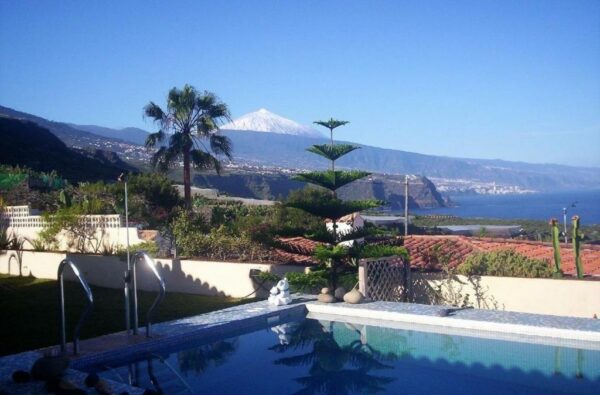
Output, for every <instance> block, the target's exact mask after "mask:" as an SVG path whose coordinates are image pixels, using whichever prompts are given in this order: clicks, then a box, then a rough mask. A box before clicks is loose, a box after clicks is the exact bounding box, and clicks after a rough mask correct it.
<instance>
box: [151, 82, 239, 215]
mask: <svg viewBox="0 0 600 395" xmlns="http://www.w3.org/2000/svg"><path fill="white" fill-rule="evenodd" d="M144 114H145V115H146V116H147V117H150V118H152V119H153V120H154V122H155V123H156V124H157V125H158V126H159V127H160V130H159V131H158V132H156V133H151V134H150V135H149V136H148V138H147V139H146V147H148V148H154V147H157V146H158V147H159V148H158V150H157V151H156V152H155V153H154V155H153V156H152V165H153V167H155V168H158V169H159V170H161V171H166V170H168V169H169V168H171V167H173V166H174V165H177V164H179V163H180V162H183V187H184V199H185V204H186V206H187V207H188V208H191V205H192V194H191V184H192V183H191V167H192V165H193V166H194V168H196V169H205V170H208V169H214V170H216V171H217V173H219V172H220V170H221V162H220V161H219V157H226V158H229V159H231V154H232V144H231V140H229V138H228V137H226V136H223V135H220V134H219V126H221V125H222V124H223V123H224V122H226V121H229V120H231V117H230V115H229V109H228V108H227V105H226V104H225V103H223V102H222V101H220V100H219V98H218V97H217V96H215V95H214V94H213V93H211V92H207V91H204V92H198V91H197V90H196V89H195V88H194V87H193V86H190V85H185V86H184V87H183V89H177V88H173V89H171V90H170V91H169V95H168V97H167V108H166V110H163V109H162V108H161V107H160V106H158V105H157V104H155V103H153V102H150V103H149V104H148V105H147V106H146V107H144Z"/></svg>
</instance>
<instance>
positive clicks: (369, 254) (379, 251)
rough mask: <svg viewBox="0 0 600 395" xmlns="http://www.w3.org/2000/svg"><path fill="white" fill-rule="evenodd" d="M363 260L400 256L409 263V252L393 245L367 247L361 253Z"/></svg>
mask: <svg viewBox="0 0 600 395" xmlns="http://www.w3.org/2000/svg"><path fill="white" fill-rule="evenodd" d="M360 255H361V258H383V257H387V256H394V255H396V256H399V257H401V258H403V259H405V260H407V261H408V259H409V255H408V251H407V250H406V248H404V247H400V246H391V245H365V246H364V247H363V249H362V251H361V253H360Z"/></svg>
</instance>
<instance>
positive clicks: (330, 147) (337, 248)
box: [287, 119, 381, 288]
mask: <svg viewBox="0 0 600 395" xmlns="http://www.w3.org/2000/svg"><path fill="white" fill-rule="evenodd" d="M315 123H318V124H319V125H323V126H325V127H327V128H329V130H330V132H331V143H330V144H316V145H313V146H312V147H310V148H308V149H307V151H309V152H312V153H314V154H317V155H319V156H322V157H324V158H326V159H328V160H329V161H330V162H331V170H325V171H312V172H307V173H302V174H299V175H297V176H296V177H295V179H296V180H298V181H304V182H307V183H310V184H313V185H317V186H319V187H321V188H324V189H326V190H328V191H329V193H327V194H319V193H316V194H308V196H306V197H305V198H304V199H293V200H288V203H287V205H288V206H290V207H295V208H298V209H301V210H303V211H305V212H307V213H309V214H312V215H315V216H317V217H321V218H323V219H328V220H330V221H331V223H332V231H331V233H332V237H331V242H332V243H331V244H332V245H331V246H330V247H321V248H318V249H317V251H316V256H317V258H318V259H319V260H321V261H323V262H328V267H329V282H330V285H331V286H332V287H333V288H336V286H337V282H338V281H337V280H338V275H339V274H340V273H341V272H342V271H343V269H344V263H347V262H349V258H350V253H349V251H348V249H347V248H346V247H343V246H341V245H338V243H339V242H340V241H342V238H344V237H347V235H344V234H340V233H339V232H338V231H337V228H338V226H337V222H338V220H339V218H341V217H343V216H345V215H348V214H351V213H354V212H356V211H360V210H364V209H367V208H373V207H377V206H379V205H380V203H381V202H378V201H375V200H360V201H342V200H341V199H338V197H337V193H336V191H337V190H338V189H339V188H341V187H343V186H344V185H347V184H349V183H351V182H353V181H356V180H358V179H361V178H363V177H366V176H368V175H369V174H370V173H367V172H364V171H359V170H352V171H339V170H335V161H336V160H337V159H339V158H341V157H342V156H344V155H346V154H349V153H350V152H352V151H354V150H356V149H359V148H360V147H358V146H355V145H351V144H334V142H333V129H335V128H337V127H338V126H342V125H345V124H346V123H348V122H346V121H337V120H334V119H330V120H329V121H327V122H322V121H319V122H315Z"/></svg>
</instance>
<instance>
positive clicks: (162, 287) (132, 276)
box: [125, 251, 166, 337]
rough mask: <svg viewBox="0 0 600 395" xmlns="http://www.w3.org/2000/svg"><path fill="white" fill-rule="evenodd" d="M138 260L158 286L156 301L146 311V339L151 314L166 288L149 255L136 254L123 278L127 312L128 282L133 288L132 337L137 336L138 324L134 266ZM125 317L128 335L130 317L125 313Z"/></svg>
mask: <svg viewBox="0 0 600 395" xmlns="http://www.w3.org/2000/svg"><path fill="white" fill-rule="evenodd" d="M140 260H143V261H144V262H146V265H147V266H148V267H149V268H150V270H151V271H152V273H153V274H154V277H156V280H157V281H158V285H159V294H158V296H157V297H156V299H154V302H153V303H152V306H150V309H148V312H147V313H146V337H150V336H151V331H152V316H153V313H154V310H155V309H156V307H157V306H158V305H159V303H160V302H161V301H162V300H163V299H164V297H165V292H166V287H165V280H164V278H163V277H162V276H161V274H160V273H159V271H158V268H157V267H156V263H155V262H154V260H153V259H152V258H150V255H148V253H146V252H144V251H138V252H136V253H135V255H134V256H133V262H132V265H131V270H130V271H129V272H127V273H126V276H125V304H126V306H127V308H126V311H127V310H128V307H129V282H131V285H132V288H133V334H134V335H137V334H138V323H139V320H138V300H137V276H136V266H137V263H138V262H139V261H140ZM126 315H127V316H126V321H127V333H129V329H130V320H131V317H130V315H129V314H128V313H126Z"/></svg>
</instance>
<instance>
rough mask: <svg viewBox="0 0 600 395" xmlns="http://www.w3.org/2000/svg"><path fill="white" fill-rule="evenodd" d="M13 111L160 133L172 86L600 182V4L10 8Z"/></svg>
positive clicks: (431, 148) (575, 0) (5, 66)
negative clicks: (152, 110)
mask: <svg viewBox="0 0 600 395" xmlns="http://www.w3.org/2000/svg"><path fill="white" fill-rule="evenodd" d="M0 57H1V60H0V104H1V105H5V106H8V107H12V108H15V109H17V110H21V111H25V112H30V113H33V114H36V115H40V116H43V117H45V118H49V119H53V120H59V121H68V122H74V123H81V124H97V125H102V126H109V127H125V126H137V127H142V128H145V129H151V128H152V125H151V124H150V123H149V122H146V121H145V120H144V119H143V117H142V107H143V106H144V105H145V104H146V103H147V102H148V101H150V100H153V101H156V102H157V103H159V104H164V102H165V95H166V92H167V91H168V90H169V89H170V88H171V87H173V86H178V87H181V86H183V84H185V83H190V84H192V85H194V86H196V87H197V88H199V89H208V90H211V91H214V92H216V93H217V94H218V95H219V96H220V97H221V99H222V100H223V101H225V102H226V103H228V104H229V106H230V108H231V111H232V114H233V116H234V117H237V116H240V115H242V114H245V113H247V112H251V111H254V110H257V109H259V108H261V107H265V108H267V109H269V110H271V111H273V112H275V113H278V114H280V115H282V116H285V117H288V118H291V119H293V120H296V121H298V122H300V123H303V124H310V123H311V122H312V121H313V120H317V119H322V118H329V117H330V116H333V117H335V118H338V119H345V120H349V121H350V122H351V123H350V124H349V125H347V126H345V127H343V128H340V129H338V130H339V132H338V134H337V136H338V137H339V138H340V139H345V140H351V141H356V142H360V143H364V144H371V145H375V146H380V147H386V148H396V149H402V150H406V151H414V152H420V153H426V154H437V155H445V156H453V157H476V158H501V159H507V160H519V161H527V162H554V163H564V164H572V165H584V166H600V1H597V0H593V1H580V0H564V1H549V0H545V1H522V0H519V1H505V0H503V1H485V0H475V1H392V0H390V1H377V0H372V1H252V0H245V1H206V2H204V1H152V2H151V1H144V2H134V1H27V0H20V1H8V0H0Z"/></svg>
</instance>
